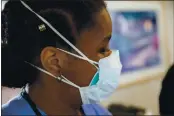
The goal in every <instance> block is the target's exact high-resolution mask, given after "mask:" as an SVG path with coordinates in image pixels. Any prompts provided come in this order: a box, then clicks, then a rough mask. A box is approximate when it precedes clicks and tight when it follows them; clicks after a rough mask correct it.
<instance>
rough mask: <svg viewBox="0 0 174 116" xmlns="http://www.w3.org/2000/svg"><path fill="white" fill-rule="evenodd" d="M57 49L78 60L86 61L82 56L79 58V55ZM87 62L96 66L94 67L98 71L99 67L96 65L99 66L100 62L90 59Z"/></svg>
mask: <svg viewBox="0 0 174 116" xmlns="http://www.w3.org/2000/svg"><path fill="white" fill-rule="evenodd" d="M57 49H58V50H60V51H63V52H65V53H67V54H69V55H72V56H74V57H77V58H79V59H82V60H86V59H85V58H84V57H81V56H79V55H76V54H73V53H71V52H68V51H65V50H63V49H60V48H57ZM87 61H88V62H90V63H91V64H92V65H94V66H95V67H96V68H97V69H98V67H97V66H96V65H95V64H98V62H96V61H93V60H90V59H88V60H87Z"/></svg>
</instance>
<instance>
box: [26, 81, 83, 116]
mask: <svg viewBox="0 0 174 116" xmlns="http://www.w3.org/2000/svg"><path fill="white" fill-rule="evenodd" d="M54 85H55V86H54ZM28 94H29V96H30V97H31V99H32V101H33V102H34V103H35V104H36V106H38V108H39V109H41V110H42V111H44V112H45V113H46V114H47V115H48V114H49V115H58V114H61V115H63V114H65V115H79V110H80V106H81V103H80V102H79V101H80V98H79V90H78V89H76V88H73V87H71V86H69V85H67V84H65V83H56V84H52V85H51V86H46V85H44V84H41V83H38V82H36V83H34V84H32V85H31V86H29V87H28ZM70 96H71V97H70Z"/></svg>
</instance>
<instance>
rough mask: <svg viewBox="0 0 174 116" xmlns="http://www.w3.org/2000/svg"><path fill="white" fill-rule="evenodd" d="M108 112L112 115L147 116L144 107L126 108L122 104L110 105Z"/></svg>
mask: <svg viewBox="0 0 174 116" xmlns="http://www.w3.org/2000/svg"><path fill="white" fill-rule="evenodd" d="M108 110H109V111H110V112H111V113H112V115H123V116H124V115H125V116H126V115H127V116H136V115H144V114H145V109H144V108H142V107H137V106H126V105H122V104H110V105H109V106H108Z"/></svg>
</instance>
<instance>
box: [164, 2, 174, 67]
mask: <svg viewBox="0 0 174 116" xmlns="http://www.w3.org/2000/svg"><path fill="white" fill-rule="evenodd" d="M173 5H174V1H167V2H166V4H165V7H166V21H167V26H168V29H167V30H168V44H169V51H170V52H169V53H170V63H171V64H172V63H174V57H173V56H174V30H173V27H174V23H173V18H174V7H173Z"/></svg>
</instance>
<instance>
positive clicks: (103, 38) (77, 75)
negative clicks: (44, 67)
mask: <svg viewBox="0 0 174 116" xmlns="http://www.w3.org/2000/svg"><path fill="white" fill-rule="evenodd" d="M94 18H95V21H96V25H94V26H92V27H91V28H86V29H84V31H82V32H81V33H80V36H79V38H78V39H77V42H76V45H75V46H76V47H77V48H78V49H79V50H80V51H81V52H82V53H83V54H85V55H86V56H87V57H88V58H89V59H91V60H94V61H97V62H98V61H99V60H100V59H101V58H104V57H107V56H108V55H110V53H111V52H110V50H109V48H108V43H109V40H110V38H111V34H112V22H111V19H110V16H109V13H108V11H107V10H106V9H103V10H102V11H101V12H100V13H98V14H97V15H96V16H95V17H94ZM63 62H64V63H63V65H62V66H61V71H60V72H61V73H62V75H64V76H65V77H66V78H68V79H69V80H70V81H72V82H74V83H75V84H77V85H79V86H88V85H89V83H90V81H91V80H92V78H93V76H94V74H95V73H96V71H97V69H96V68H95V67H94V66H93V65H92V64H90V63H89V62H87V61H84V60H81V59H78V58H75V57H73V56H71V55H68V54H67V55H66V58H65V59H64V61H63Z"/></svg>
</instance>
